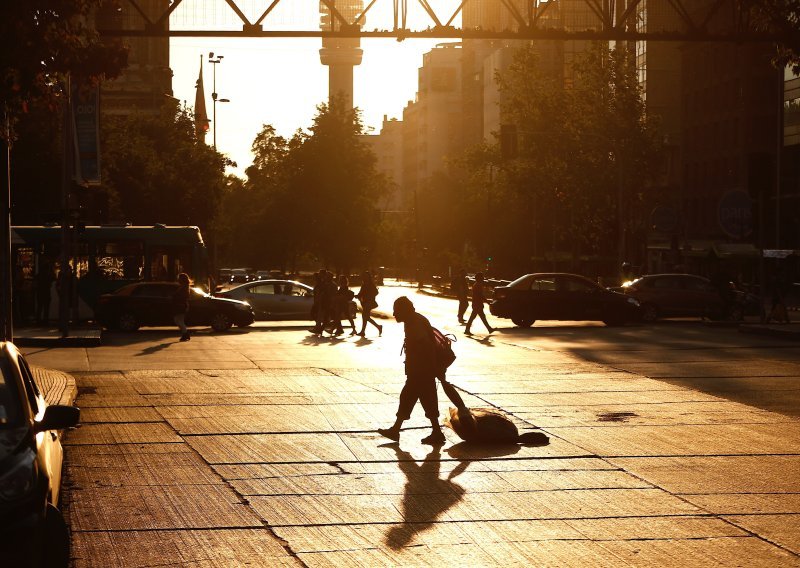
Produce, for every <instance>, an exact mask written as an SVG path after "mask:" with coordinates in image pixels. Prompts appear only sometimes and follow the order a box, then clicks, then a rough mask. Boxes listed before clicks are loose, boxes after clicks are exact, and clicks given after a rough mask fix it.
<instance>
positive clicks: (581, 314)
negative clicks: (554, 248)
mask: <svg viewBox="0 0 800 568" xmlns="http://www.w3.org/2000/svg"><path fill="white" fill-rule="evenodd" d="M599 292H600V289H599V288H598V287H597V286H596V285H595V284H594V283H593V282H590V281H588V280H585V279H583V278H578V277H575V276H569V275H563V276H559V277H558V278H557V280H556V296H557V300H556V302H557V305H558V307H557V310H558V314H557V315H558V317H556V318H554V319H563V320H576V321H600V320H602V319H604V318H603V314H604V311H605V306H604V295H603V294H601V293H599Z"/></svg>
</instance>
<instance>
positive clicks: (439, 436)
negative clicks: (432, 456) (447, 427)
mask: <svg viewBox="0 0 800 568" xmlns="http://www.w3.org/2000/svg"><path fill="white" fill-rule="evenodd" d="M420 442H422V443H423V444H428V445H430V446H443V445H444V443H445V442H447V438H445V437H444V434H443V433H442V432H441V431H439V432H433V433H432V434H431V435H430V436H426V437H424V438H422V440H420Z"/></svg>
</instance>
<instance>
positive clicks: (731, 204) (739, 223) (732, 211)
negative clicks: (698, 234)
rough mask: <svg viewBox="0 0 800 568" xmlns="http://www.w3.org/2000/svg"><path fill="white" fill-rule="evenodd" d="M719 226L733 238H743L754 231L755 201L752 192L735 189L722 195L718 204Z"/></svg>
mask: <svg viewBox="0 0 800 568" xmlns="http://www.w3.org/2000/svg"><path fill="white" fill-rule="evenodd" d="M717 218H718V220H719V227H720V229H722V231H723V232H724V233H725V234H726V235H728V236H729V237H731V238H734V239H741V238H743V237H746V236H748V235H749V234H750V233H752V232H753V202H752V199H750V194H748V193H747V192H746V191H742V190H741V189H734V190H733V191H729V192H728V193H726V194H725V195H723V196H722V198H720V200H719V205H718V206H717Z"/></svg>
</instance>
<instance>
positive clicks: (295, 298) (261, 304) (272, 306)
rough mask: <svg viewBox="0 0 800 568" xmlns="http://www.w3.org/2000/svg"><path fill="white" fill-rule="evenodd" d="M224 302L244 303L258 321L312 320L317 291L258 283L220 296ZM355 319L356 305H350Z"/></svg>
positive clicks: (290, 282)
mask: <svg viewBox="0 0 800 568" xmlns="http://www.w3.org/2000/svg"><path fill="white" fill-rule="evenodd" d="M218 295H219V296H222V297H223V298H232V299H234V300H243V301H245V302H247V303H248V304H250V305H251V306H252V307H253V311H254V312H255V314H256V319H258V320H310V319H312V317H311V306H312V305H314V289H313V288H312V287H311V286H308V285H306V284H303V283H301V282H296V281H294V280H257V281H255V282H248V283H247V284H241V285H240V286H236V287H234V288H231V289H229V290H226V291H225V292H223V293H221V294H218ZM348 311H349V313H350V317H355V314H356V303H355V302H354V301H352V300H351V301H350V302H349V305H348Z"/></svg>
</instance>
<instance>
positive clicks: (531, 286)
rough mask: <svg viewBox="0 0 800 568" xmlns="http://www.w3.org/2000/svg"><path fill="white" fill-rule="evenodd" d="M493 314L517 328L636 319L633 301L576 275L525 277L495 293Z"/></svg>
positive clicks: (551, 274)
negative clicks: (558, 322) (544, 322)
mask: <svg viewBox="0 0 800 568" xmlns="http://www.w3.org/2000/svg"><path fill="white" fill-rule="evenodd" d="M490 310H491V313H492V315H495V316H497V317H501V318H510V319H511V321H513V322H514V323H515V324H516V325H518V326H520V327H530V326H531V325H533V323H534V322H535V321H536V320H567V321H602V322H604V323H605V324H606V325H622V324H624V323H627V322H630V321H636V320H638V319H639V302H638V301H637V300H636V299H635V298H631V297H628V296H625V295H624V294H619V293H617V292H611V291H609V290H606V289H605V288H603V287H601V286H599V285H597V284H595V283H594V282H592V281H591V280H589V279H588V278H584V277H583V276H579V275H577V274H564V273H541V274H526V275H525V276H521V277H520V278H517V279H516V280H514V281H513V282H511V283H510V284H509V285H508V286H500V287H498V288H495V290H494V301H493V302H492V304H491V307H490Z"/></svg>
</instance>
